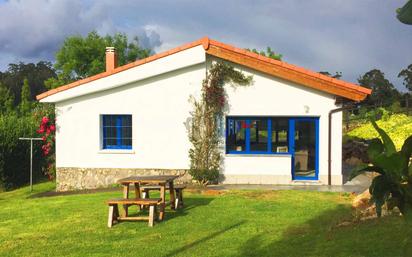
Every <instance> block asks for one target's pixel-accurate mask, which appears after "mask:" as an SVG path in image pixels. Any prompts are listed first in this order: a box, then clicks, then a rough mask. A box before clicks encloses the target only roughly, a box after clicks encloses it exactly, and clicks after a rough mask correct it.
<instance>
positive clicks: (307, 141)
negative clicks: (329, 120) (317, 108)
mask: <svg viewBox="0 0 412 257" xmlns="http://www.w3.org/2000/svg"><path fill="white" fill-rule="evenodd" d="M289 124H290V125H289V126H290V128H291V130H292V131H293V134H292V133H291V134H292V135H290V138H289V141H290V142H291V154H292V178H293V179H294V180H317V179H318V170H319V168H318V167H319V141H318V140H319V119H317V118H294V119H291V120H289Z"/></svg>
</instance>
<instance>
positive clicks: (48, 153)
mask: <svg viewBox="0 0 412 257" xmlns="http://www.w3.org/2000/svg"><path fill="white" fill-rule="evenodd" d="M55 132H56V125H55V120H52V119H50V118H49V117H47V116H43V118H42V119H41V122H40V126H39V129H38V130H37V133H38V134H39V135H41V138H42V140H43V145H42V147H41V149H42V153H43V156H44V157H45V158H46V162H47V164H46V167H45V168H44V169H45V170H44V173H45V174H46V175H47V176H48V177H49V179H50V180H51V179H53V178H54V175H55V174H56V165H55V163H56V157H55V154H54V142H55Z"/></svg>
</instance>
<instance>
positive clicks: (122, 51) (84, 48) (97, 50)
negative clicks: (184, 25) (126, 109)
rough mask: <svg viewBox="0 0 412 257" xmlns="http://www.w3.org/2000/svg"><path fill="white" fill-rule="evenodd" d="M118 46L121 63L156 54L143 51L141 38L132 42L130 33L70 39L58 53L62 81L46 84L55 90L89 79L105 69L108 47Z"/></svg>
mask: <svg viewBox="0 0 412 257" xmlns="http://www.w3.org/2000/svg"><path fill="white" fill-rule="evenodd" d="M107 46H114V47H115V48H116V52H117V58H118V64H119V65H124V64H127V63H130V62H133V61H135V60H137V59H142V58H146V57H148V56H150V55H151V54H152V50H151V49H146V48H142V47H141V46H140V45H139V39H138V37H134V38H133V40H132V41H130V42H129V40H128V38H127V36H126V34H122V33H116V34H115V35H114V36H110V35H107V36H105V37H102V36H100V35H99V34H98V33H97V32H96V31H92V32H90V33H89V34H88V35H87V36H86V37H82V36H71V37H68V38H66V40H65V41H64V43H63V46H62V47H61V48H60V50H58V51H57V52H56V63H55V65H54V67H55V68H56V70H57V71H58V78H57V79H55V78H52V79H49V80H48V81H47V82H46V86H47V87H48V88H55V87H58V86H60V85H63V84H67V83H70V82H72V81H75V80H78V79H82V78H86V77H89V76H92V75H95V74H98V73H101V72H104V70H105V48H106V47H107Z"/></svg>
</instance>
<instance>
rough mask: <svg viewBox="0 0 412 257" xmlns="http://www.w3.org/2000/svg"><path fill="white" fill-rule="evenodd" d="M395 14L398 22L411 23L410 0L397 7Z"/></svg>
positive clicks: (411, 8)
mask: <svg viewBox="0 0 412 257" xmlns="http://www.w3.org/2000/svg"><path fill="white" fill-rule="evenodd" d="M396 14H397V15H396V17H397V18H398V20H399V21H400V22H402V23H405V24H409V25H412V0H408V1H407V2H406V4H405V5H404V6H403V7H402V8H398V9H397V10H396Z"/></svg>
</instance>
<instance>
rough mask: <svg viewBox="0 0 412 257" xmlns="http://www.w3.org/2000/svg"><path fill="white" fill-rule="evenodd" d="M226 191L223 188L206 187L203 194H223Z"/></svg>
mask: <svg viewBox="0 0 412 257" xmlns="http://www.w3.org/2000/svg"><path fill="white" fill-rule="evenodd" d="M224 193H225V191H223V190H215V189H206V190H204V191H203V192H202V194H203V195H222V194H224Z"/></svg>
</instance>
